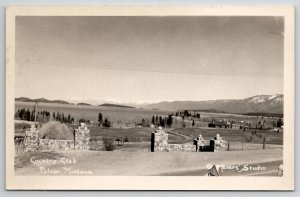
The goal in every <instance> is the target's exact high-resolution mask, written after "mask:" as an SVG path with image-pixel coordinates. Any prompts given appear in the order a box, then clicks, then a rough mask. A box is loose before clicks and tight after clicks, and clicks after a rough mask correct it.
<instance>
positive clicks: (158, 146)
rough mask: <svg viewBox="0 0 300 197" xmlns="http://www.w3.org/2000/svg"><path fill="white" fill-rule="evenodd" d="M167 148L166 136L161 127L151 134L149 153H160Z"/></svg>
mask: <svg viewBox="0 0 300 197" xmlns="http://www.w3.org/2000/svg"><path fill="white" fill-rule="evenodd" d="M167 146H168V134H167V133H166V132H165V131H164V130H162V128H161V127H159V128H158V130H156V131H155V132H152V133H151V152H158V151H159V152H162V151H165V148H166V147H167Z"/></svg>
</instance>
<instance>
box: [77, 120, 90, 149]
mask: <svg viewBox="0 0 300 197" xmlns="http://www.w3.org/2000/svg"><path fill="white" fill-rule="evenodd" d="M89 142H90V130H89V129H88V128H87V127H86V126H85V124H84V123H80V126H79V127H78V129H75V140H74V149H75V150H82V149H86V150H88V149H89Z"/></svg>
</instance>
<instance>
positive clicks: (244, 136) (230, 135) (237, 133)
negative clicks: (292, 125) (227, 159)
mask: <svg viewBox="0 0 300 197" xmlns="http://www.w3.org/2000/svg"><path fill="white" fill-rule="evenodd" d="M173 132H176V133H180V134H183V135H187V136H190V137H191V138H195V137H197V136H198V135H199V134H201V135H202V136H203V137H204V138H205V139H212V138H214V137H215V136H216V134H220V136H221V137H222V139H224V140H226V141H231V142H241V141H245V142H247V141H248V140H249V138H250V137H251V135H252V132H256V135H254V138H253V140H252V142H253V143H262V141H263V138H264V137H265V138H266V143H269V144H278V145H283V133H277V132H275V131H272V130H252V129H247V130H245V131H243V130H240V129H230V128H227V129H224V128H175V129H174V130H173Z"/></svg>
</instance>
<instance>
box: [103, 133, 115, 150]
mask: <svg viewBox="0 0 300 197" xmlns="http://www.w3.org/2000/svg"><path fill="white" fill-rule="evenodd" d="M102 141H103V144H104V146H105V150H106V151H113V150H114V149H115V146H114V139H113V138H111V137H107V136H104V137H103V138H102Z"/></svg>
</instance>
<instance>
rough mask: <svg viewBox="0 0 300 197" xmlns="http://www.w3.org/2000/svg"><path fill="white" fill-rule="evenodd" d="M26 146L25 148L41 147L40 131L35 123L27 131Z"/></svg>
mask: <svg viewBox="0 0 300 197" xmlns="http://www.w3.org/2000/svg"><path fill="white" fill-rule="evenodd" d="M24 147H25V150H38V149H39V133H38V131H37V129H36V128H35V126H34V125H31V128H30V130H29V131H25V137H24Z"/></svg>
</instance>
